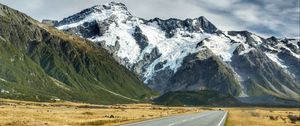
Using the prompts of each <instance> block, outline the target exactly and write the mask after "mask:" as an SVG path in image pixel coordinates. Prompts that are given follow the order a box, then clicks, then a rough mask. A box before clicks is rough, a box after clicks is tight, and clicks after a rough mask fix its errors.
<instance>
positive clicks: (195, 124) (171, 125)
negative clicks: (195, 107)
mask: <svg viewBox="0 0 300 126" xmlns="http://www.w3.org/2000/svg"><path fill="white" fill-rule="evenodd" d="M226 117H227V112H224V111H207V112H201V113H194V114H187V115H178V116H171V117H165V118H159V119H153V120H148V121H143V122H137V123H132V124H126V125H123V126H224V124H225V121H226Z"/></svg>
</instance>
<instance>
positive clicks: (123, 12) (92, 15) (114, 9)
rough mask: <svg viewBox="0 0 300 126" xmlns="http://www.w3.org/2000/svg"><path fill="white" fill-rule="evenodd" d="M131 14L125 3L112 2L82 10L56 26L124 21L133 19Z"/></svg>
mask: <svg viewBox="0 0 300 126" xmlns="http://www.w3.org/2000/svg"><path fill="white" fill-rule="evenodd" d="M131 16H132V15H131V13H130V12H129V11H128V10H127V7H126V6H125V4H123V3H117V2H111V3H108V4H105V5H96V6H93V7H91V8H87V9H84V10H82V11H81V12H79V13H77V14H74V15H72V16H69V17H67V18H64V19H63V20H62V21H60V22H59V23H58V24H57V25H56V26H63V25H66V24H78V23H79V24H82V23H84V22H92V21H104V20H106V19H110V18H113V19H114V20H119V21H124V20H126V19H127V18H128V17H131Z"/></svg>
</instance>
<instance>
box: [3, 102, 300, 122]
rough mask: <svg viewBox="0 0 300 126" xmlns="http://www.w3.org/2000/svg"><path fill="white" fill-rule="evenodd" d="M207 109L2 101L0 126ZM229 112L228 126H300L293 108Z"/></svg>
mask: <svg viewBox="0 0 300 126" xmlns="http://www.w3.org/2000/svg"><path fill="white" fill-rule="evenodd" d="M218 109H219V108H208V107H164V106H156V105H151V104H130V105H92V104H84V103H72V102H60V103H40V102H27V101H16V100H7V99H0V126H18V125H22V126H42V125H49V126H60V125H72V126H73V125H75V126H78V125H88V126H89V125H109V126H115V125H120V124H124V123H129V122H135V121H141V120H147V119H152V118H158V117H163V116H170V115H176V114H183V113H192V112H201V111H206V110H218ZM222 110H225V111H228V112H229V115H228V118H227V126H300V122H299V121H298V122H295V123H292V122H291V121H290V119H289V118H288V115H295V116H297V117H300V112H299V109H295V108H294V109H293V108H222Z"/></svg>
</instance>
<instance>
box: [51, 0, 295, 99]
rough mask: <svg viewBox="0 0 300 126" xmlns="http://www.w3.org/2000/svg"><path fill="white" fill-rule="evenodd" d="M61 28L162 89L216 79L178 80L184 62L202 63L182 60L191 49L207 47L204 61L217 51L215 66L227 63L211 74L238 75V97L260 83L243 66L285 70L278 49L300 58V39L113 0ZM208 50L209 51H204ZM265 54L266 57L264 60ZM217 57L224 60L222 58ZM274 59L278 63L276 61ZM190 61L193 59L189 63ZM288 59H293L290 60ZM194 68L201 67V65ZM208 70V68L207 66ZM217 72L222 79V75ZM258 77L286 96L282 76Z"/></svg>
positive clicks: (63, 22)
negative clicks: (153, 12) (132, 9)
mask: <svg viewBox="0 0 300 126" xmlns="http://www.w3.org/2000/svg"><path fill="white" fill-rule="evenodd" d="M81 15H82V16H81ZM76 17H77V18H76ZM68 22H69V23H68ZM57 28H58V29H60V30H65V31H68V32H71V33H74V34H77V35H79V36H81V37H83V38H87V39H89V40H91V41H93V42H95V43H98V44H99V45H101V46H102V47H104V48H105V49H107V50H108V51H109V52H110V53H111V54H112V55H113V56H114V57H115V58H116V60H117V61H118V62H119V63H120V64H122V65H124V66H126V67H127V68H128V69H129V70H132V71H133V72H135V73H136V74H137V75H139V76H140V77H141V79H142V80H143V81H144V82H145V83H146V84H148V85H149V87H151V86H152V85H153V84H157V85H154V86H157V87H154V86H153V87H151V88H156V89H158V90H159V91H162V92H164V91H165V90H169V89H168V88H169V87H164V86H162V85H167V84H168V83H172V84H173V83H177V85H183V86H186V87H180V88H183V89H190V88H189V87H188V86H189V85H193V84H195V85H197V86H199V87H203V88H201V89H206V88H207V87H206V86H207V85H206V84H211V83H214V80H213V81H210V82H207V80H209V79H207V80H206V79H204V80H201V79H199V80H198V81H194V82H193V83H190V82H191V81H190V80H181V81H178V82H177V79H176V78H175V79H174V78H172V77H173V76H175V75H176V74H177V73H179V75H181V74H180V72H177V71H178V70H181V69H180V68H182V66H184V67H186V68H183V69H184V70H187V71H194V70H190V69H192V68H193V67H197V65H199V64H200V65H201V63H199V62H198V63H199V64H196V65H195V64H192V63H193V62H194V61H195V60H197V59H189V60H191V61H188V62H184V61H185V59H186V58H189V57H190V56H193V54H198V53H202V52H203V53H204V54H203V56H204V58H202V59H203V60H206V59H205V58H211V57H215V56H217V57H218V58H217V59H209V60H207V62H208V61H209V62H212V63H216V62H217V65H220V66H222V65H224V66H225V67H224V69H223V68H222V69H221V70H219V69H218V66H216V67H217V68H211V69H214V70H216V71H217V72H216V74H218V75H216V76H215V75H213V76H211V77H209V78H214V77H217V79H219V81H217V82H218V83H220V84H221V83H222V84H223V83H224V82H223V81H227V82H229V83H230V84H233V83H235V81H231V80H232V79H233V78H234V79H235V80H236V82H237V85H234V86H236V87H235V89H236V90H239V92H236V91H234V90H232V93H236V94H235V95H236V96H242V97H248V96H251V95H253V94H249V93H253V92H251V91H250V92H249V90H250V89H248V87H249V84H248V83H253V84H251V85H254V84H255V83H257V82H256V81H255V80H254V81H253V80H251V77H253V78H254V79H256V78H255V77H256V75H251V72H249V71H247V72H245V73H243V71H240V70H250V71H251V70H253V69H255V70H257V72H261V73H263V72H265V71H263V70H262V71H259V70H261V69H264V68H272V69H266V71H267V74H268V73H270V71H268V70H272V71H273V70H274V71H275V72H274V73H279V72H278V71H276V70H277V67H281V68H282V69H286V68H288V66H289V65H287V64H286V62H285V61H284V60H282V59H281V58H282V57H284V56H281V57H280V56H279V54H281V55H282V53H285V52H288V53H290V54H291V55H292V56H293V57H296V58H299V57H298V56H299V53H297V50H299V44H300V43H299V42H298V41H297V40H295V41H290V40H287V42H282V41H283V40H278V39H276V38H270V39H264V38H262V37H260V36H258V35H256V34H254V33H251V32H248V31H221V30H218V29H217V28H216V27H215V26H214V25H213V24H212V23H210V22H209V21H208V20H207V19H206V18H204V17H199V18H194V19H186V20H180V19H175V18H170V19H167V20H162V19H159V18H154V19H151V20H144V19H142V18H138V17H134V16H132V15H131V14H130V13H129V12H128V10H127V8H126V7H125V5H123V4H120V3H110V4H107V5H105V6H102V5H97V6H94V7H92V8H89V9H86V10H84V11H83V12H80V13H78V14H75V15H73V16H70V17H68V18H66V19H64V20H63V21H61V22H60V24H59V25H58V26H57ZM91 31H92V32H93V33H92V34H91V35H89V36H85V34H89V32H91ZM207 50H208V52H206V51H207ZM261 52H263V53H264V54H261ZM247 54H249V55H247ZM206 56H208V57H206ZM253 57H254V58H253ZM198 58H199V57H198ZM261 58H263V59H264V60H261ZM199 59H201V58H199ZM219 59H220V60H221V61H219ZM269 59H270V60H269ZM294 60H296V59H294ZM234 61H235V62H234ZM252 61H254V62H252ZM271 61H273V62H274V63H275V64H277V65H274V63H273V62H271ZM190 62H191V64H189V63H190ZM203 62H206V61H203ZM240 62H243V63H244V64H242V63H240ZM295 62H297V61H295ZM186 64H188V65H186ZM240 64H241V65H240ZM245 64H246V65H248V64H250V66H246V67H245V69H243V68H244V67H241V68H239V66H243V65H245ZM290 64H295V63H292V62H291V63H290ZM200 65H199V66H200ZM204 67H209V66H207V65H206V66H201V67H200V69H205V68H204ZM295 67H297V66H295ZM227 68H228V69H227ZM198 69H199V68H198ZM229 69H230V70H229ZM239 69H240V70H239ZM291 69H292V68H291ZM199 71H200V70H199ZM224 71H225V72H224ZM184 72H186V71H184ZM194 72H197V70H196V71H194ZM205 72H206V71H205ZM207 72H208V73H210V71H209V70H208V71H207ZM222 72H224V73H222ZM181 73H182V71H181ZM241 73H242V74H241ZM285 73H289V70H288V69H286V70H285ZM285 73H280V74H285ZM188 74H190V73H188ZM203 74H206V73H201V74H199V73H198V74H196V75H191V76H197V77H196V78H201V76H203ZM255 74H256V73H255ZM263 74H266V73H263ZM263 74H261V75H263ZM274 75H275V74H273V73H270V75H268V76H267V75H266V76H267V77H272V76H274ZM293 75H294V76H293V77H294V78H296V77H297V75H299V74H298V73H297V71H296V72H294V74H293ZM184 76H186V75H184ZM219 76H220V77H221V78H219ZM180 78H181V76H180ZM186 78H188V77H186ZM227 78H228V79H227ZM257 78H258V77H257ZM171 79H173V80H171ZM189 79H193V78H189ZM195 80H197V79H195ZM257 80H259V81H260V80H263V81H264V82H258V83H257V84H261V83H262V84H265V85H268V86H267V87H268V89H271V90H272V91H274V92H275V93H277V94H279V95H281V96H284V95H283V94H282V93H280V92H281V91H282V90H281V88H283V87H282V86H281V87H280V86H274V85H272V84H271V85H270V83H271V82H270V81H272V82H275V83H276V84H278V85H281V84H283V83H285V82H283V81H280V80H277V81H273V80H274V79H273V80H272V79H270V80H266V77H263V79H260V78H258V79H257ZM165 81H167V82H165ZM291 83H294V82H291ZM185 84H189V85H185ZM172 86H173V85H172ZM219 86H221V85H219ZM223 86H224V85H223ZM263 86H264V85H263ZM258 87H261V85H258ZM197 88H198V87H197ZM239 88H241V89H239ZM284 88H285V90H292V88H291V86H286V87H284ZM176 89H177V88H176V84H174V90H176ZM170 90H172V87H170ZM224 90H225V89H224ZM296 92H297V91H296ZM284 97H285V96H284Z"/></svg>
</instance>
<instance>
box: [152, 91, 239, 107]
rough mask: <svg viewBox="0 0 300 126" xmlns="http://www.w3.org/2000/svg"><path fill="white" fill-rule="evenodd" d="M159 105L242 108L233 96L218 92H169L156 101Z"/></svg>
mask: <svg viewBox="0 0 300 126" xmlns="http://www.w3.org/2000/svg"><path fill="white" fill-rule="evenodd" d="M154 101H155V102H156V103H157V104H162V105H169V106H170V105H171V106H172V105H173V106H184V105H186V106H205V105H208V106H242V105H244V104H243V103H241V102H239V101H238V100H237V99H235V98H234V97H232V96H229V95H224V94H222V93H220V92H216V91H208V90H203V91H175V92H172V91H171V92H168V93H166V94H164V95H162V96H160V97H159V98H157V99H155V100H154Z"/></svg>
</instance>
